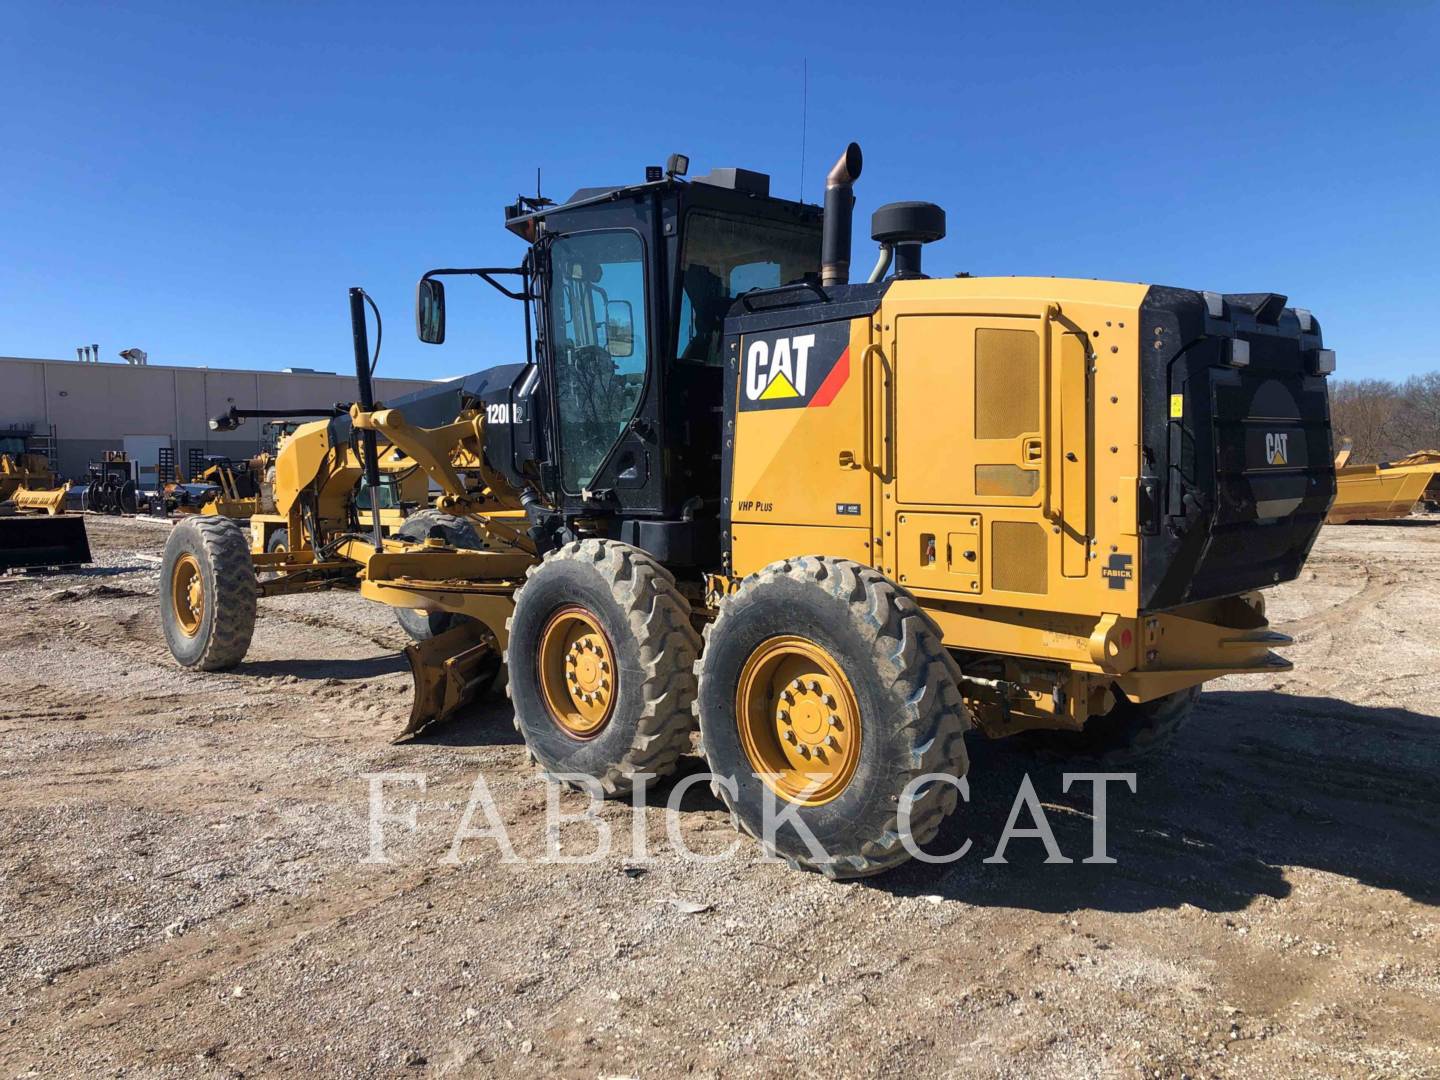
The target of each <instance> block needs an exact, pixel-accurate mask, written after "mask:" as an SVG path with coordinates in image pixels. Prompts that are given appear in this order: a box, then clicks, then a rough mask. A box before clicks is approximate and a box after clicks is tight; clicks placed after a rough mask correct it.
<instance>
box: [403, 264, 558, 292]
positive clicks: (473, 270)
mask: <svg viewBox="0 0 1440 1080" xmlns="http://www.w3.org/2000/svg"><path fill="white" fill-rule="evenodd" d="M492 274H514V275H515V276H516V277H518V278H520V279H521V281H522V282H523V283H524V284H523V285H522V286H521V291H519V292H516V291H515V290H514V289H508V288H506V287H505V286H504V285H502V284H500V282H498V281H496V280H495V278H494V277H492V276H491V275H492ZM463 275H469V276H471V277H478V278H480V279H481V280H482V281H484V282H485V284H487V285H489V286H491V287H492V288H494V289H496V290H497V291H499V292H502V293H504V294H505V295H506V296H508V297H509V298H510V299H511V300H525V301H529V300H534V299H535V297H534V296H532V295H531V294H530V288H529V282H530V275H529V273H528V272H527V271H526V269H525V268H524V267H523V266H471V267H442V268H440V269H437V270H427V271H425V273H424V274H422V275H421V276H420V280H421V281H424V280H425V279H426V278H433V277H460V276H463Z"/></svg>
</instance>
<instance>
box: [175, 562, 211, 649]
mask: <svg viewBox="0 0 1440 1080" xmlns="http://www.w3.org/2000/svg"><path fill="white" fill-rule="evenodd" d="M202 581H203V575H202V574H201V572H200V560H198V559H197V558H195V556H194V555H191V554H189V553H186V554H184V555H181V556H180V558H178V559H176V560H175V569H174V570H172V571H171V572H170V606H171V608H172V609H174V612H175V622H176V623H177V624H178V625H179V627H180V630H181V631H182V632H183V633H184V634H185V636H186V637H194V636H195V635H196V634H198V633H199V632H200V623H201V621H202V620H203V619H204V618H205V587H204V585H203V584H202Z"/></svg>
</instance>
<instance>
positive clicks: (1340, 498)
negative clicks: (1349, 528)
mask: <svg viewBox="0 0 1440 1080" xmlns="http://www.w3.org/2000/svg"><path fill="white" fill-rule="evenodd" d="M1349 460H1350V447H1349V445H1348V444H1347V445H1346V446H1344V447H1343V448H1342V449H1341V451H1340V453H1338V454H1337V455H1336V456H1335V502H1334V503H1333V504H1332V505H1331V507H1330V513H1329V515H1328V516H1327V517H1326V518H1325V520H1326V521H1327V522H1328V523H1330V524H1332V525H1343V524H1346V523H1347V522H1351V521H1389V520H1395V519H1397V518H1406V517H1409V516H1410V515H1411V514H1413V513H1414V512H1415V509H1416V507H1417V506H1419V505H1421V504H1422V503H1423V504H1424V505H1425V506H1426V507H1427V508H1433V509H1440V450H1419V451H1416V452H1415V453H1413V454H1410V455H1408V456H1406V457H1403V458H1400V459H1399V460H1398V461H1385V462H1381V463H1380V464H1379V465H1350V464H1348V462H1349Z"/></svg>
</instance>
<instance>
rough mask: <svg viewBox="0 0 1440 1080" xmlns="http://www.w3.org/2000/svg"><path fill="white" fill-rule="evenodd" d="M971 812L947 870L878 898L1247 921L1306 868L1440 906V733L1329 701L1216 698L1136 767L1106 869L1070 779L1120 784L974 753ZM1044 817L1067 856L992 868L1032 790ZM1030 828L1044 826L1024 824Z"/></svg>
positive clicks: (947, 842) (995, 748)
mask: <svg viewBox="0 0 1440 1080" xmlns="http://www.w3.org/2000/svg"><path fill="white" fill-rule="evenodd" d="M970 752H971V766H970V784H971V797H970V803H969V805H968V806H967V805H964V804H962V805H961V807H960V809H959V810H958V811H957V812H956V813H955V814H954V815H952V816H951V817H950V819H949V820H948V821H947V822H946V823H945V825H944V826H943V827H942V829H941V832H940V835H939V836H938V837H937V838H936V840H935V842H934V843H933V844H931V845H929V847H928V851H929V852H930V853H931V854H933V855H937V856H939V855H944V854H946V853H950V852H954V851H956V850H957V849H958V848H960V847H961V846H962V845H963V844H964V843H965V841H966V840H967V839H969V840H971V841H973V846H972V847H971V849H970V850H969V852H968V853H967V854H966V855H965V856H964V857H963V858H962V859H960V860H959V861H958V862H955V863H953V864H951V865H949V866H936V865H925V864H921V863H917V862H912V863H909V864H907V865H906V866H904V867H901V868H900V869H898V870H896V871H895V872H893V873H891V874H888V875H884V876H882V877H880V878H876V879H874V880H872V881H869V882H867V883H866V886H867V887H870V888H877V889H882V890H885V891H887V892H893V893H896V894H901V895H933V894H936V893H938V894H940V895H942V896H944V897H946V898H947V899H955V900H962V901H964V902H965V903H969V904H978V905H982V906H990V907H1017V908H1026V909H1030V910H1036V911H1046V912H1065V911H1072V910H1076V909H1085V908H1089V909H1098V910H1102V911H1115V912H1130V911H1142V910H1146V909H1150V908H1173V907H1177V906H1178V905H1180V904H1182V903H1189V904H1193V905H1195V906H1196V907H1200V908H1205V909H1207V910H1210V911H1235V910H1239V909H1242V908H1244V907H1246V906H1247V905H1248V904H1249V903H1250V902H1251V901H1252V900H1253V899H1255V898H1256V897H1258V896H1273V897H1283V896H1286V895H1288V894H1289V892H1290V885H1289V883H1288V882H1287V881H1286V880H1285V867H1286V866H1304V867H1310V868H1313V869H1316V870H1322V871H1326V872H1328V873H1333V874H1338V875H1340V876H1342V877H1346V878H1352V879H1354V880H1356V881H1359V882H1363V883H1364V884H1367V885H1371V886H1375V887H1378V888H1383V889H1394V890H1397V891H1399V892H1402V893H1404V894H1405V895H1407V896H1409V897H1411V898H1413V899H1415V900H1417V901H1420V902H1422V903H1426V904H1436V903H1440V786H1437V785H1436V783H1435V777H1436V775H1437V773H1440V718H1437V717H1433V716H1425V715H1422V714H1419V713H1414V712H1409V711H1407V710H1404V709H1385V708H1373V707H1366V706H1359V705H1351V704H1349V703H1347V702H1344V701H1338V700H1334V699H1331V698H1316V697H1299V696H1293V695H1289V694H1278V693H1270V692H1259V693H1237V692H1233V691H1213V692H1210V693H1206V694H1204V695H1202V696H1201V698H1200V701H1199V704H1198V705H1197V708H1196V712H1195V715H1194V716H1193V717H1192V719H1191V721H1190V723H1189V725H1187V727H1186V728H1185V729H1184V730H1183V731H1182V732H1181V733H1180V735H1179V736H1178V737H1177V739H1176V740H1175V742H1174V744H1173V745H1172V747H1171V749H1170V751H1169V752H1168V753H1167V754H1165V755H1163V756H1161V757H1158V758H1156V759H1154V760H1152V761H1148V762H1141V763H1138V764H1137V765H1135V766H1133V768H1134V771H1135V772H1136V774H1137V792H1136V794H1134V795H1132V794H1130V793H1129V791H1128V790H1127V789H1126V788H1125V786H1124V785H1123V784H1121V783H1117V782H1112V783H1111V784H1110V785H1109V828H1108V849H1109V850H1108V854H1109V855H1110V856H1111V857H1112V858H1114V859H1116V860H1117V862H1116V863H1115V864H1114V865H1094V864H1092V865H1085V864H1083V863H1082V862H1081V860H1082V859H1084V858H1086V857H1087V856H1089V855H1090V854H1091V852H1092V825H1093V822H1092V818H1091V816H1090V814H1091V790H1092V785H1091V783H1089V782H1078V781H1077V782H1076V783H1075V784H1074V785H1073V786H1072V787H1071V790H1070V792H1069V793H1068V794H1064V793H1062V791H1061V783H1062V779H1061V777H1062V774H1063V773H1065V772H1087V771H1093V772H1100V771H1123V769H1122V768H1121V767H1108V768H1107V767H1105V766H1101V765H1097V764H1095V763H1093V762H1085V761H1079V760H1077V761H1073V762H1070V763H1061V762H1054V761H1048V760H1041V759H1039V758H1036V757H1033V756H1031V755H1029V754H1026V753H1024V752H1023V751H1020V750H1018V749H1012V748H1011V747H1009V746H1007V745H1006V744H1005V743H1004V742H995V743H986V742H985V741H984V740H983V739H979V738H976V739H973V740H972V741H971V744H970ZM1026 773H1028V774H1029V776H1030V778H1031V781H1032V783H1033V784H1034V786H1035V790H1036V792H1037V794H1038V795H1039V798H1040V800H1041V802H1042V803H1043V804H1044V807H1045V811H1046V816H1047V819H1048V821H1049V823H1050V827H1051V829H1052V830H1053V832H1054V835H1055V839H1056V841H1057V843H1058V845H1059V847H1060V850H1061V852H1062V853H1063V854H1064V856H1066V857H1067V858H1071V859H1073V860H1074V862H1073V863H1072V864H1069V865H1061V864H1049V865H1047V864H1046V863H1045V857H1046V852H1045V847H1044V844H1043V842H1042V841H1041V840H1040V839H1038V838H1025V837H1017V838H1014V839H1012V840H1011V841H1010V843H1009V845H1008V847H1007V849H1006V851H1005V858H1006V859H1007V860H1008V862H1007V864H1006V865H998V864H986V863H985V862H983V860H984V859H986V858H988V857H990V856H991V855H993V854H994V852H995V849H996V845H997V843H998V841H999V838H1000V836H1001V834H1002V833H1003V831H1004V828H1005V823H1006V820H1007V818H1008V817H1009V814H1010V809H1011V806H1012V804H1013V803H1014V802H1015V799H1016V793H1017V791H1018V790H1019V787H1020V783H1021V780H1022V778H1023V777H1024V775H1025V774H1026ZM1017 826H1018V827H1019V828H1022V829H1023V828H1032V827H1033V826H1034V822H1033V821H1032V820H1031V818H1030V816H1029V814H1028V813H1027V812H1026V811H1024V810H1023V809H1022V810H1021V812H1020V817H1019V819H1018V821H1017Z"/></svg>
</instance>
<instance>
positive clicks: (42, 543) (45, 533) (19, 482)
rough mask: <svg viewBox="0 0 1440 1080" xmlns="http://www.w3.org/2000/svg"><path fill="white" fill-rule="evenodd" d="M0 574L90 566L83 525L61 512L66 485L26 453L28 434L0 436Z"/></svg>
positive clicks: (39, 457)
mask: <svg viewBox="0 0 1440 1080" xmlns="http://www.w3.org/2000/svg"><path fill="white" fill-rule="evenodd" d="M0 445H5V446H8V447H9V449H7V450H6V452H3V453H0V571H5V570H10V569H19V568H34V567H43V566H65V567H69V566H79V565H80V564H82V563H88V562H89V561H90V539H89V536H88V535H87V534H86V532H85V522H84V520H83V519H82V518H80V517H79V516H78V515H75V514H66V513H65V497H66V495H68V494H69V492H70V484H69V483H68V482H67V483H64V484H59V483H58V481H57V478H56V476H55V470H54V469H53V468H52V467H51V464H50V459H49V458H48V457H46V456H45V455H44V454H41V453H34V452H32V451H31V449H30V443H29V440H28V430H26V431H25V432H23V433H17V434H14V435H9V434H7V435H0Z"/></svg>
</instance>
